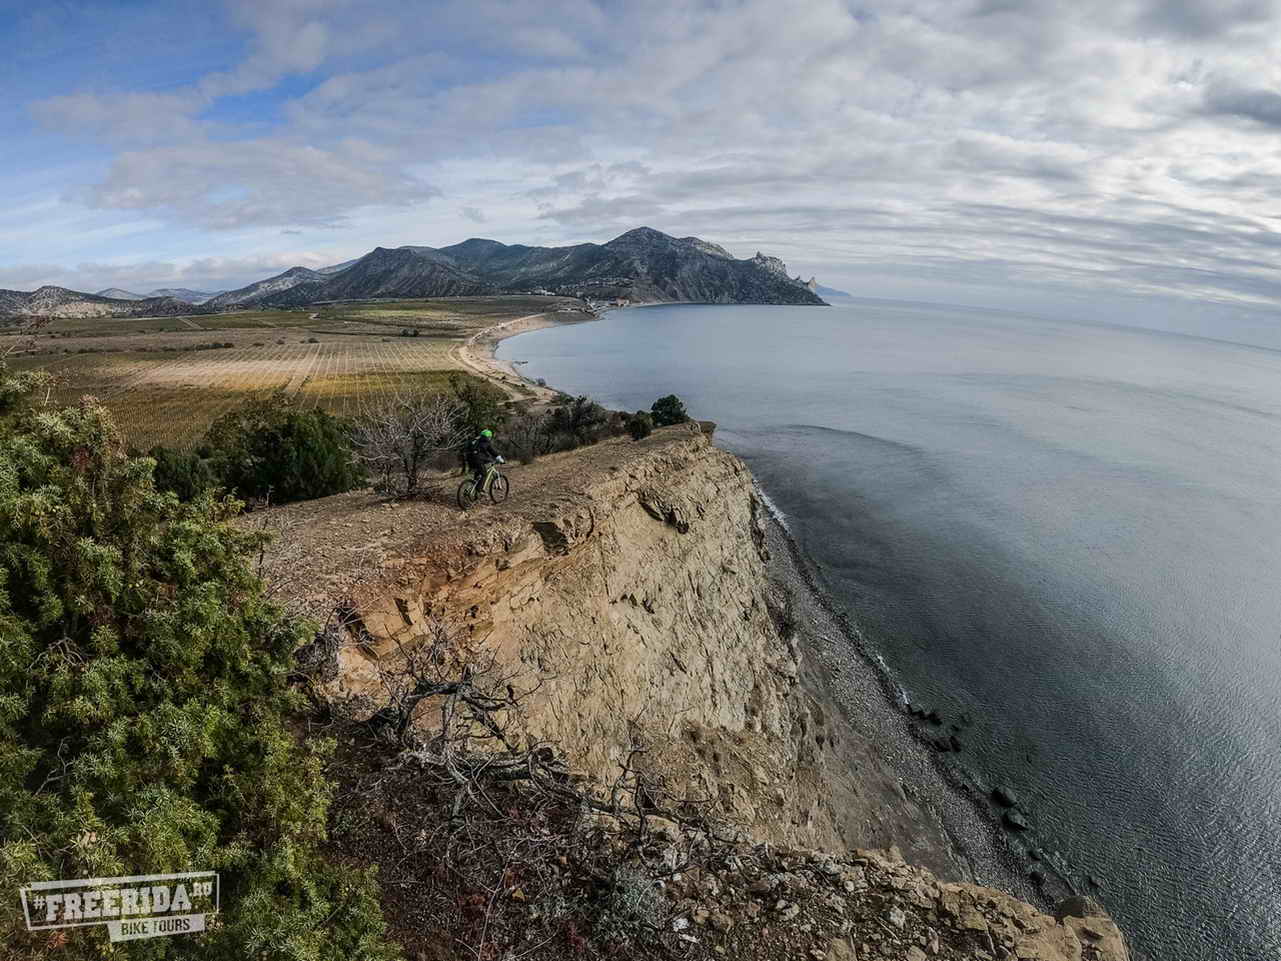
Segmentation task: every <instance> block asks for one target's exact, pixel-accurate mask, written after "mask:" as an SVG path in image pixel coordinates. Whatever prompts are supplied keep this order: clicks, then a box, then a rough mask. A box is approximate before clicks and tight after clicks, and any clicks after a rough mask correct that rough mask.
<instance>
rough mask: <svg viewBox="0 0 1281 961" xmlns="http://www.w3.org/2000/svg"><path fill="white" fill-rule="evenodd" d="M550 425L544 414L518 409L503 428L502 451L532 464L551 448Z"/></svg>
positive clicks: (549, 451) (551, 432)
mask: <svg viewBox="0 0 1281 961" xmlns="http://www.w3.org/2000/svg"><path fill="white" fill-rule="evenodd" d="M552 434H553V430H552V425H551V421H550V419H549V418H548V417H547V416H546V415H541V414H534V413H531V412H529V411H527V410H522V411H519V412H518V413H517V414H515V416H513V417H512V418H511V420H509V421H508V422H507V426H506V427H505V428H504V429H503V439H502V449H503V453H504V454H507V455H509V456H511V457H515V458H518V459H519V460H520V461H521V463H524V464H532V463H533V462H534V461H535V460H537V459H538V458H539V457H541V456H542V455H543V454H549V453H551V450H552Z"/></svg>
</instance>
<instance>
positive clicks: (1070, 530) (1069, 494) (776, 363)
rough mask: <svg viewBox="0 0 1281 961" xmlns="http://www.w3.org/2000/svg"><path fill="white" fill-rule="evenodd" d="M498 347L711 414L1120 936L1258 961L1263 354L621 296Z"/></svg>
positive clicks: (1266, 750) (1071, 329)
mask: <svg viewBox="0 0 1281 961" xmlns="http://www.w3.org/2000/svg"><path fill="white" fill-rule="evenodd" d="M1224 338H1225V339H1226V340H1246V341H1249V340H1250V336H1249V331H1244V333H1243V332H1241V331H1238V332H1237V336H1232V333H1231V332H1228V331H1225V332H1224ZM500 353H501V355H502V356H504V357H506V358H511V359H517V360H527V361H529V365H528V366H527V367H525V368H524V372H525V373H527V374H529V375H530V376H535V377H545V378H547V380H548V381H549V382H550V383H552V384H555V385H556V386H558V387H560V388H562V389H565V390H568V391H572V392H574V393H589V394H592V395H593V396H595V397H596V398H597V399H599V400H601V401H602V402H604V403H605V404H607V405H609V406H614V407H621V408H626V409H636V408H638V407H646V408H648V406H649V405H650V403H651V402H652V401H653V400H654V399H655V397H657V396H658V395H660V394H665V393H669V392H673V391H674V392H675V393H677V394H679V395H680V396H681V397H682V398H684V399H685V401H686V403H687V404H688V406H689V408H690V409H691V411H692V412H693V413H694V414H695V415H696V416H699V417H704V418H710V419H713V420H715V421H717V422H719V424H720V429H719V431H718V433H717V438H718V442H719V443H720V444H721V445H722V446H724V447H727V448H729V449H731V450H733V451H734V452H735V453H737V454H739V455H741V456H742V457H744V458H745V459H746V460H747V461H748V462H749V464H750V465H751V467H752V469H753V471H754V472H755V473H756V475H757V477H758V478H759V480H760V482H761V484H762V485H763V486H764V488H765V490H766V491H767V492H768V494H769V495H770V497H771V499H772V500H773V501H774V502H775V503H776V504H777V505H778V507H779V508H780V509H781V511H782V512H783V513H784V515H785V516H786V518H787V523H788V525H789V527H790V528H791V530H792V532H793V534H794V535H795V536H796V537H797V539H798V540H799V541H800V543H801V545H802V546H803V547H804V548H805V549H806V551H807V553H808V554H809V555H810V557H811V558H812V559H813V560H814V561H815V562H816V563H817V565H818V566H819V568H820V570H821V576H822V578H823V580H824V582H825V586H826V587H827V589H828V590H829V591H830V592H831V593H832V595H833V596H834V597H835V598H836V599H837V601H838V603H840V604H841V605H843V606H844V607H845V608H846V609H847V610H848V611H849V613H850V614H851V616H852V617H853V618H854V619H855V620H856V621H857V622H858V623H859V624H860V626H861V627H862V628H863V630H864V631H865V633H866V634H867V635H868V636H869V637H870V638H871V639H872V640H873V642H874V643H875V644H876V646H877V647H878V648H879V649H880V650H881V651H882V652H883V654H884V656H885V659H886V660H887V661H888V662H889V664H890V667H891V669H892V671H893V673H894V675H895V678H896V680H897V681H898V682H899V683H901V684H902V686H903V687H904V688H905V689H906V690H907V691H908V692H910V695H911V696H912V698H913V700H920V701H923V702H926V703H931V704H938V705H940V706H941V707H942V708H943V709H944V710H945V713H949V714H953V715H955V714H956V713H958V712H960V711H966V712H968V713H970V714H971V715H972V716H973V717H974V719H975V722H974V726H973V728H972V729H971V730H970V732H969V733H968V735H967V737H966V742H967V746H966V751H965V755H964V758H965V760H966V762H967V763H968V764H971V765H974V766H975V767H977V768H978V769H979V770H981V772H982V774H983V776H984V777H985V778H986V779H987V780H988V781H1001V782H1005V783H1007V784H1009V785H1010V786H1012V787H1013V788H1014V789H1015V790H1016V791H1017V792H1018V793H1019V794H1020V795H1022V797H1023V798H1024V799H1026V801H1027V802H1028V803H1027V806H1028V807H1030V809H1031V811H1032V817H1033V820H1034V822H1035V829H1036V833H1037V838H1036V841H1037V843H1039V844H1041V845H1042V846H1043V847H1045V848H1046V849H1049V850H1054V849H1057V850H1059V851H1061V852H1062V853H1063V855H1064V856H1065V858H1066V859H1067V860H1068V862H1069V863H1070V864H1071V865H1072V867H1073V868H1074V869H1075V871H1076V872H1078V874H1079V875H1081V876H1083V875H1086V874H1093V875H1095V876H1096V877H1098V878H1099V879H1101V880H1102V881H1103V884H1104V888H1103V892H1102V894H1101V899H1102V900H1104V901H1105V902H1106V903H1107V905H1108V906H1109V908H1110V909H1111V910H1112V911H1113V912H1114V913H1115V914H1116V916H1117V917H1118V920H1119V921H1120V923H1121V924H1122V926H1123V927H1124V928H1125V930H1126V932H1127V934H1128V935H1129V937H1130V939H1131V942H1132V945H1133V946H1134V947H1136V948H1137V949H1138V950H1139V952H1140V953H1141V955H1143V956H1146V957H1148V958H1150V959H1151V961H1167V959H1168V961H1175V959H1197V961H1200V959H1205V961H1236V959H1240V961H1247V959H1248V961H1256V959H1276V958H1277V957H1279V956H1281V818H1279V815H1281V710H1279V708H1281V510H1279V508H1281V495H1279V494H1278V491H1279V490H1281V351H1278V350H1276V349H1269V348H1266V347H1262V346H1259V347H1254V346H1249V345H1248V344H1242V343H1223V342H1214V341H1210V340H1206V339H1200V338H1196V337H1190V336H1182V335H1177V334H1168V333H1160V332H1155V331H1150V330H1137V329H1129V328H1120V327H1105V326H1094V325H1085V324H1071V323H1064V322H1059V321H1049V320H1042V319H1036V318H1032V317H1024V316H1015V315H1011V314H1003V313H984V312H979V311H975V310H970V309H962V308H957V309H948V308H944V307H939V306H921V305H909V304H901V305H887V304H886V303H884V302H879V303H874V302H857V303H856V304H855V305H854V306H847V307H832V308H806V307H687V306H682V307H660V308H646V309H643V310H628V311H621V312H615V313H612V314H610V315H609V316H608V318H607V319H606V320H604V321H603V322H601V323H597V324H587V325H581V326H574V327H565V328H560V329H552V330H546V331H539V332H537V333H533V334H528V335H525V336H522V337H518V338H516V339H514V340H510V341H507V342H506V343H504V344H503V346H502V349H501V351H500Z"/></svg>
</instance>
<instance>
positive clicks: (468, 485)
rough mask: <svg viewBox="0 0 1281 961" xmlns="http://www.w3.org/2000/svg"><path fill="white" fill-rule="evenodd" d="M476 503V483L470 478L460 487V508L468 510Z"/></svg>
mask: <svg viewBox="0 0 1281 961" xmlns="http://www.w3.org/2000/svg"><path fill="white" fill-rule="evenodd" d="M474 503H476V481H475V480H473V479H472V478H470V477H469V478H468V479H467V480H465V481H463V482H462V483H461V484H459V485H458V506H459V507H460V508H461V509H463V510H468V509H469V508H470V507H471V506H472V504H474Z"/></svg>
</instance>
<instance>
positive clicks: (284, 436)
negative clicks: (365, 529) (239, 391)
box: [205, 394, 364, 503]
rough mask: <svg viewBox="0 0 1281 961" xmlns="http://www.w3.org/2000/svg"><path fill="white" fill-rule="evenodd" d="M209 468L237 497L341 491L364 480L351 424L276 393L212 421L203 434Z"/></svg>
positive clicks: (306, 496)
mask: <svg viewBox="0 0 1281 961" xmlns="http://www.w3.org/2000/svg"><path fill="white" fill-rule="evenodd" d="M205 446H207V447H208V448H209V450H210V452H211V457H212V460H213V469H214V471H215V472H216V473H217V475H218V477H219V478H220V479H221V481H222V483H223V484H225V485H226V486H227V487H228V488H229V489H231V490H233V491H235V492H236V493H237V494H238V495H239V496H241V497H255V498H262V497H270V498H271V499H272V500H273V501H276V502H278V503H286V502H288V501H296V500H310V499H312V498H315V497H327V496H328V495H330V494H340V493H342V492H343V491H349V490H351V489H352V488H353V487H358V486H360V485H361V484H362V483H364V472H363V470H362V469H361V464H360V462H359V461H358V460H357V459H356V457H355V455H354V453H353V451H352V446H351V437H350V427H349V425H347V424H346V423H344V422H343V421H340V420H338V419H337V418H336V417H333V416H332V415H330V414H328V413H326V412H325V411H323V410H306V411H304V410H299V409H297V408H296V407H294V406H293V405H292V403H290V401H289V400H288V398H286V397H283V396H281V395H280V394H276V395H274V396H272V397H271V398H268V399H266V400H257V401H252V402H250V403H249V404H246V405H245V406H244V407H242V408H240V409H239V410H235V411H232V412H230V413H228V414H224V415H223V416H222V417H220V418H218V420H216V421H214V423H213V425H212V426H211V427H210V428H209V432H208V433H207V434H206V435H205Z"/></svg>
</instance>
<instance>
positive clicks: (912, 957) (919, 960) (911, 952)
mask: <svg viewBox="0 0 1281 961" xmlns="http://www.w3.org/2000/svg"><path fill="white" fill-rule="evenodd" d="M905 961H926V959H925V952H924V951H922V950H921V949H920V948H917V947H912V948H908V950H907V957H906V959H905Z"/></svg>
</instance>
